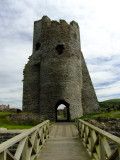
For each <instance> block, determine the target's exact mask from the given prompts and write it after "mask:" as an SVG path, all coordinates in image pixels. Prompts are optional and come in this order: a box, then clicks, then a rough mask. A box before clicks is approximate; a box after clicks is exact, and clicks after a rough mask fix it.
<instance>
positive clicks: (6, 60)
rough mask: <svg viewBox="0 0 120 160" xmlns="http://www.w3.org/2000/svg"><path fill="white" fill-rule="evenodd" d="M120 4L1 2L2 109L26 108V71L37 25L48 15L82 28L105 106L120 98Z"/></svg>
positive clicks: (100, 0)
mask: <svg viewBox="0 0 120 160" xmlns="http://www.w3.org/2000/svg"><path fill="white" fill-rule="evenodd" d="M119 8H120V1H119V0H57V1H56V0H19V1H18V0H14V1H13V0H1V1H0V104H10V106H11V107H15V108H22V86H23V84H22V79H23V68H24V65H25V64H26V63H27V61H28V57H29V56H30V55H31V54H32V43H33V42H32V40H33V23H34V21H36V20H39V19H41V18H42V16H43V15H47V16H48V17H50V19H52V20H57V21H59V19H65V20H66V21H67V22H68V23H69V22H70V21H72V20H75V21H77V22H78V24H79V26H80V35H81V48H82V52H83V54H84V57H85V60H86V63H87V66H88V70H89V72H90V76H91V79H92V82H93V85H94V88H95V90H96V94H97V97H98V100H99V101H103V100H107V99H111V98H120V70H119V68H120V20H119V19H120V18H119V16H120V9H119Z"/></svg>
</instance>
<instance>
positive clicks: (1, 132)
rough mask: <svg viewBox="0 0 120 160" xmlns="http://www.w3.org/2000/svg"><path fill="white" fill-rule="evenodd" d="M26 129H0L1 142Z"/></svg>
mask: <svg viewBox="0 0 120 160" xmlns="http://www.w3.org/2000/svg"><path fill="white" fill-rule="evenodd" d="M23 131H24V130H6V129H0V144H1V143H3V142H5V141H7V140H8V139H10V138H13V137H14V136H16V135H18V134H20V133H22V132H23Z"/></svg>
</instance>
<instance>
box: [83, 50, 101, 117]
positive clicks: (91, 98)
mask: <svg viewBox="0 0 120 160" xmlns="http://www.w3.org/2000/svg"><path fill="white" fill-rule="evenodd" d="M81 55H82V56H81V57H82V58H81V60H82V91H81V92H82V107H83V110H84V115H85V114H92V113H98V112H99V109H98V108H99V104H98V101H97V97H96V94H95V90H94V87H93V84H92V81H91V78H90V75H89V72H88V69H87V66H86V63H85V60H84V57H83V54H82V52H81Z"/></svg>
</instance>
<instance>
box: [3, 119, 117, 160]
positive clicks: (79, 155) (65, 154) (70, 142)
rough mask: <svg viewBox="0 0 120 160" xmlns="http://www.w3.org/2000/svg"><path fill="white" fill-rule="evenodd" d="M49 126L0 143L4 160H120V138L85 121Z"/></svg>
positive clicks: (41, 126)
mask: <svg viewBox="0 0 120 160" xmlns="http://www.w3.org/2000/svg"><path fill="white" fill-rule="evenodd" d="M49 124H50V123H49V120H47V121H45V122H43V123H41V124H39V125H37V126H35V127H33V128H31V129H29V130H27V131H25V132H23V133H21V134H19V135H17V136H15V137H13V138H11V139H9V140H8V141H6V142H3V143H2V144H0V160H120V138H118V137H116V136H114V135H112V134H110V133H108V132H105V131H103V130H101V129H99V128H97V127H95V126H93V125H91V124H89V123H87V122H85V121H83V120H78V122H77V123H76V125H74V123H55V124H54V125H52V126H50V125H49Z"/></svg>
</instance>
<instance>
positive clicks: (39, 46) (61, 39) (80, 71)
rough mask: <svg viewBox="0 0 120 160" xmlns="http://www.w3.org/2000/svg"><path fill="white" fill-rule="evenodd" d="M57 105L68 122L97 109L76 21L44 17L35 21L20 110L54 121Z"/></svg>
mask: <svg viewBox="0 0 120 160" xmlns="http://www.w3.org/2000/svg"><path fill="white" fill-rule="evenodd" d="M60 104H64V105H65V106H66V108H67V120H68V121H69V120H72V119H75V118H78V117H80V116H82V115H85V114H93V113H96V112H98V110H99V105H98V101H97V98H96V94H95V91H94V88H93V85H92V82H91V79H90V76H89V72H88V69H87V66H86V63H85V60H84V57H83V54H82V51H81V46H80V34H79V26H78V24H77V23H76V22H75V21H72V22H71V23H70V24H68V23H67V22H66V21H65V20H60V22H57V21H51V20H50V19H49V18H48V17H47V16H43V18H42V19H41V20H38V21H35V23H34V38H33V54H32V55H31V56H30V57H29V61H28V63H27V64H26V65H25V69H24V80H23V111H24V112H32V113H36V114H39V116H40V117H46V118H48V119H50V120H52V121H56V120H57V108H58V106H59V105H60Z"/></svg>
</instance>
